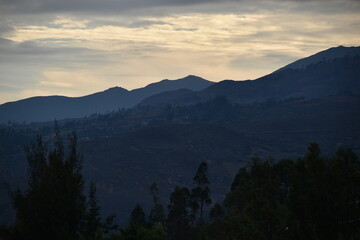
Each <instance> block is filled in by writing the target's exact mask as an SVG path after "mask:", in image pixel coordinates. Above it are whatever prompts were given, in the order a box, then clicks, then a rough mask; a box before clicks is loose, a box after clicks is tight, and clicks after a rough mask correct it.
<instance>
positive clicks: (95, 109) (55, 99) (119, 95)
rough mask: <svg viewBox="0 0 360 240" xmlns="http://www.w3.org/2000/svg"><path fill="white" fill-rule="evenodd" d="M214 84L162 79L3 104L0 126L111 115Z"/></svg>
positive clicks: (0, 113) (192, 77) (190, 79)
mask: <svg viewBox="0 0 360 240" xmlns="http://www.w3.org/2000/svg"><path fill="white" fill-rule="evenodd" d="M211 84H212V82H210V81H207V80H205V79H202V78H200V77H197V76H193V75H189V76H187V77H185V78H182V79H177V80H167V79H166V80H162V81H160V82H157V83H152V84H149V85H147V86H146V87H144V88H139V89H135V90H132V91H128V90H126V89H124V88H121V87H113V88H110V89H108V90H105V91H103V92H98V93H94V94H91V95H87V96H84V97H74V98H71V97H64V96H48V97H32V98H27V99H23V100H19V101H16V102H9V103H5V104H2V105H0V123H5V122H8V121H16V122H24V121H25V122H32V121H38V122H41V121H52V120H54V119H65V118H78V117H84V116H87V115H91V114H94V113H107V112H111V111H116V110H118V109H120V108H129V107H133V106H134V105H136V104H137V103H139V102H140V101H141V100H143V99H144V98H147V97H149V96H151V95H154V94H157V93H160V92H164V91H169V90H177V89H183V88H184V89H189V90H193V91H199V90H202V89H204V88H206V87H208V86H210V85H211Z"/></svg>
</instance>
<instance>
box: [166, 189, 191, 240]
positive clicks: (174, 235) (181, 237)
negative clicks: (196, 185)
mask: <svg viewBox="0 0 360 240" xmlns="http://www.w3.org/2000/svg"><path fill="white" fill-rule="evenodd" d="M189 208H190V192H189V189H187V188H186V187H182V188H180V187H176V188H175V190H174V191H173V192H172V193H171V196H170V204H169V206H168V209H169V212H168V216H167V219H166V226H167V230H168V235H169V238H170V239H171V240H187V239H189V232H190V219H189V218H190V217H189Z"/></svg>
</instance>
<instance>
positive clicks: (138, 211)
mask: <svg viewBox="0 0 360 240" xmlns="http://www.w3.org/2000/svg"><path fill="white" fill-rule="evenodd" d="M145 225H146V220H145V213H144V210H143V209H142V207H141V206H140V204H136V206H135V207H134V209H133V210H132V212H131V215H130V226H138V227H144V226H145Z"/></svg>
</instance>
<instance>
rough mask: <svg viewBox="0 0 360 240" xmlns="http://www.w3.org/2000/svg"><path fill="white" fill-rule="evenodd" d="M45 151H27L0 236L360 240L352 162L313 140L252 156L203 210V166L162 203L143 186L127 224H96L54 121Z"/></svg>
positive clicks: (206, 186)
mask: <svg viewBox="0 0 360 240" xmlns="http://www.w3.org/2000/svg"><path fill="white" fill-rule="evenodd" d="M54 136H55V141H54V144H53V150H51V151H48V150H47V147H46V145H45V144H44V142H43V140H42V138H41V137H38V138H37V142H36V143H35V144H33V145H32V146H30V147H27V148H26V153H27V160H28V164H29V179H28V188H27V190H26V191H20V190H16V191H13V192H12V199H13V204H14V208H15V210H16V217H15V222H14V223H13V224H12V225H11V226H2V227H0V238H1V239H6V240H7V239H9V240H10V239H11V240H14V239H16V240H17V239H25V240H26V239H29V240H32V239H34V240H35V239H36V240H41V239H54V240H57V239H59V240H60V239H61V240H64V239H65V240H66V239H69V240H83V239H86V240H167V239H168V240H185V239H186V240H187V239H194V240H195V239H197V240H213V239H214V240H215V239H223V240H233V239H240V240H241V239H246V240H249V239H250V240H251V239H254V240H262V239H264V240H276V239H299V240H302V239H304V240H305V239H310V240H311V239H314V240H315V239H324V240H325V239H326V240H331V239H334V240H340V239H354V240H355V239H360V162H359V160H358V159H357V156H356V155H355V153H353V152H352V151H351V150H349V149H343V148H339V149H338V150H337V152H336V154H335V155H334V156H333V157H330V158H326V157H323V156H321V154H320V148H319V146H318V145H317V144H316V143H311V144H310V145H309V147H308V152H307V153H306V154H305V155H304V157H302V158H299V159H297V160H296V161H291V160H281V161H273V160H271V159H269V160H261V159H259V158H258V157H256V156H255V157H253V159H252V161H251V162H250V163H249V164H248V165H247V166H245V167H242V168H240V169H239V171H238V173H237V175H236V176H235V179H234V181H233V183H232V185H231V188H230V192H229V193H228V194H227V195H226V196H225V199H224V200H223V201H222V202H219V203H216V204H214V205H212V206H211V192H210V182H209V179H208V177H207V168H208V166H207V163H206V162H202V163H201V164H200V165H199V167H198V169H197V171H196V173H195V176H194V178H193V183H194V187H193V188H192V189H188V188H186V187H180V186H178V187H176V188H175V189H174V190H173V192H172V193H171V195H170V199H169V201H168V202H169V204H168V206H166V207H165V206H163V204H162V201H161V199H160V194H159V187H158V186H157V185H156V183H154V184H152V185H151V186H150V191H151V195H152V200H153V207H152V208H151V210H150V213H149V214H148V215H147V214H145V212H144V210H143V209H142V207H141V206H140V205H136V206H135V208H134V209H133V211H132V212H131V215H130V221H129V223H128V225H127V226H125V227H119V226H117V225H116V224H114V218H115V216H109V217H107V218H105V219H102V217H101V207H100V206H99V204H98V200H97V197H96V184H95V183H91V184H90V187H89V192H88V194H84V186H85V183H84V180H83V177H82V174H81V167H82V156H81V155H80V154H79V153H78V152H77V138H76V135H75V134H71V135H70V136H69V139H68V143H69V144H68V145H69V147H68V148H67V149H65V147H64V144H63V140H62V138H61V136H60V132H59V129H58V127H57V125H56V124H55V134H54Z"/></svg>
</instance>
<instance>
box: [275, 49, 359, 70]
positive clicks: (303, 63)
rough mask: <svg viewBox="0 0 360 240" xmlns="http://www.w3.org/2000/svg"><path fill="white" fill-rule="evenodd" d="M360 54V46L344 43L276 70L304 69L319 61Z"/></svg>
mask: <svg viewBox="0 0 360 240" xmlns="http://www.w3.org/2000/svg"><path fill="white" fill-rule="evenodd" d="M354 56H360V47H344V46H342V45H340V46H338V47H332V48H329V49H326V50H324V51H321V52H318V53H316V54H314V55H311V56H309V57H306V58H303V59H300V60H297V61H295V62H293V63H290V64H289V65H286V66H285V67H282V68H280V69H279V70H277V71H275V72H279V71H282V70H284V69H304V68H306V67H307V66H309V65H311V64H315V63H318V62H325V61H327V62H328V61H332V60H334V59H337V58H344V57H354Z"/></svg>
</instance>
